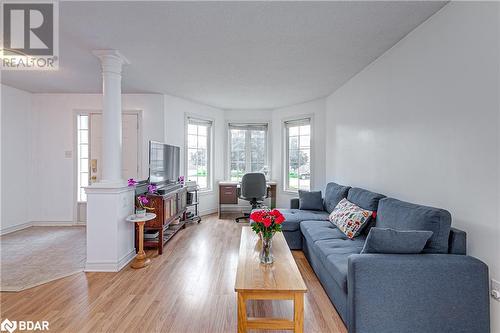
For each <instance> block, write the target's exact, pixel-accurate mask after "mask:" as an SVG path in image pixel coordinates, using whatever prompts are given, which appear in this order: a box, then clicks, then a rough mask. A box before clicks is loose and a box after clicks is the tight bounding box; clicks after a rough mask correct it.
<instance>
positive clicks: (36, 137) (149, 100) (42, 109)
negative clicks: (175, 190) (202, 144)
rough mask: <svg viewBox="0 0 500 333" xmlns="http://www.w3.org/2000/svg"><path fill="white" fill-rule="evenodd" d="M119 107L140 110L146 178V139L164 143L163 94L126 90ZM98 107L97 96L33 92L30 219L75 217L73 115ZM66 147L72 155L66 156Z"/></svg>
mask: <svg viewBox="0 0 500 333" xmlns="http://www.w3.org/2000/svg"><path fill="white" fill-rule="evenodd" d="M122 107H123V109H124V110H142V127H143V128H142V129H143V131H142V136H143V138H142V156H143V158H142V172H143V175H142V177H141V178H147V176H148V142H149V140H158V141H163V138H164V128H163V96H162V95H156V94H127V95H123V96H122ZM101 109H102V96H101V95H100V94H33V121H34V132H33V142H32V147H33V160H34V161H36V168H35V172H34V180H33V188H35V189H36V190H37V193H39V194H42V193H50V194H51V195H50V196H49V195H37V194H35V196H34V200H32V204H33V213H32V220H33V221H35V222H52V223H54V222H55V223H57V222H62V223H64V222H71V221H74V218H76V212H75V201H76V186H77V184H76V178H75V164H74V157H75V154H76V151H75V139H76V134H75V131H76V129H75V124H74V123H75V118H74V117H75V113H76V111H77V110H80V111H81V110H87V111H95V110H101ZM65 151H71V152H72V155H73V157H70V158H66V157H65Z"/></svg>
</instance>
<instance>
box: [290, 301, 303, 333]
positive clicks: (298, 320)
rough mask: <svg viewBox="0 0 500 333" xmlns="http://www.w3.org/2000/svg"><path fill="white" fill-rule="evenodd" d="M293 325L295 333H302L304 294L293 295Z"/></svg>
mask: <svg viewBox="0 0 500 333" xmlns="http://www.w3.org/2000/svg"><path fill="white" fill-rule="evenodd" d="M293 325H294V332H295V333H302V332H304V293H295V295H294V298H293Z"/></svg>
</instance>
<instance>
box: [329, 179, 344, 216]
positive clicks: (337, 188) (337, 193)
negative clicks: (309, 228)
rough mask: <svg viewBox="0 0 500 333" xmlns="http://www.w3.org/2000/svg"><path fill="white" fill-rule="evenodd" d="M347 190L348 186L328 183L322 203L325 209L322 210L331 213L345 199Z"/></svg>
mask: <svg viewBox="0 0 500 333" xmlns="http://www.w3.org/2000/svg"><path fill="white" fill-rule="evenodd" d="M349 189H350V187H349V186H343V185H339V184H337V183H333V182H332V183H328V184H327V185H326V190H325V199H324V202H323V206H324V207H325V208H324V209H325V210H326V211H327V212H328V213H331V212H332V211H333V209H334V208H335V207H336V206H337V204H338V203H339V202H340V200H342V199H344V198H347V193H348V192H349Z"/></svg>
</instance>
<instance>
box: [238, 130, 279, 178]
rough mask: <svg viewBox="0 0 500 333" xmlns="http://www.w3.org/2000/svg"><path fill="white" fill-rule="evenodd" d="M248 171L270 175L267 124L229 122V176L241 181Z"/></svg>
mask: <svg viewBox="0 0 500 333" xmlns="http://www.w3.org/2000/svg"><path fill="white" fill-rule="evenodd" d="M247 172H262V173H264V174H265V175H266V177H268V174H269V166H268V164H267V124H229V178H230V179H231V181H240V180H241V177H242V176H243V175H244V174H245V173H247Z"/></svg>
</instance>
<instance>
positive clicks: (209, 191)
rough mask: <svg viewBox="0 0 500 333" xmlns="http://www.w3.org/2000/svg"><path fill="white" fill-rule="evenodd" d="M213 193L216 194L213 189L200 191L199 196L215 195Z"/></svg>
mask: <svg viewBox="0 0 500 333" xmlns="http://www.w3.org/2000/svg"><path fill="white" fill-rule="evenodd" d="M213 193H214V190H213V189H211V188H210V189H204V190H199V191H198V194H199V195H202V196H204V195H209V194H213Z"/></svg>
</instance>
